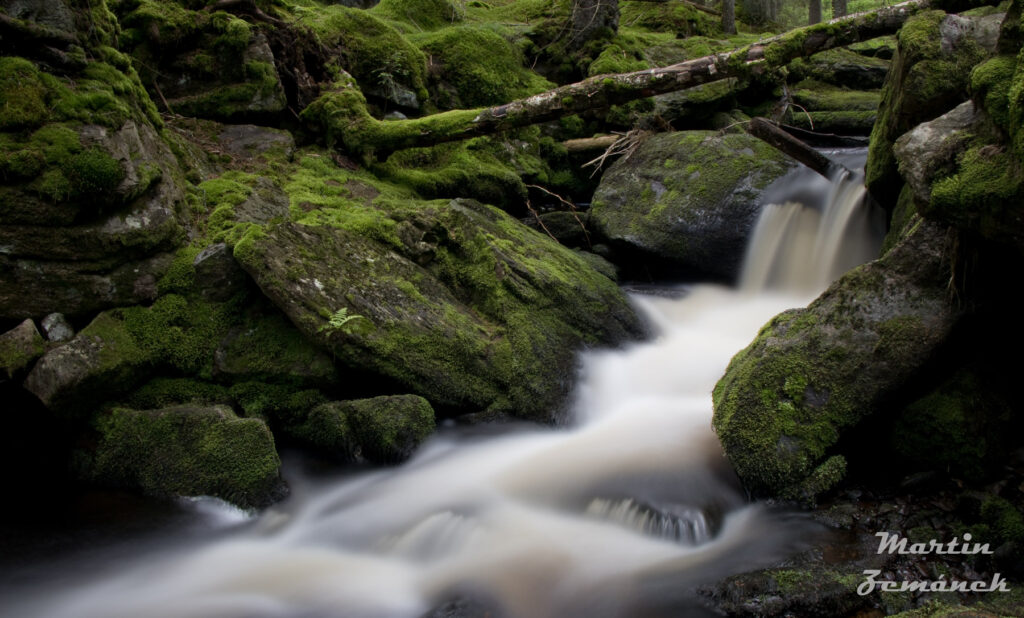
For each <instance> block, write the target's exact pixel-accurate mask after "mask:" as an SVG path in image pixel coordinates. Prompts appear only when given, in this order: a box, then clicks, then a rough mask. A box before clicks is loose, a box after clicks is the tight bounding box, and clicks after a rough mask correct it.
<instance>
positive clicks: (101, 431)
mask: <svg viewBox="0 0 1024 618" xmlns="http://www.w3.org/2000/svg"><path fill="white" fill-rule="evenodd" d="M95 425H96V430H97V434H98V438H97V442H96V445H95V448H93V449H89V450H88V451H83V452H80V453H79V454H78V456H77V458H76V467H77V472H78V474H79V476H81V477H82V478H83V479H85V480H88V481H91V482H93V483H97V484H101V485H105V486H113V487H124V488H128V489H135V490H141V491H143V492H144V493H147V494H150V495H155V496H215V497H218V498H222V499H224V500H227V501H228V502H232V503H234V504H237V505H238V506H241V507H245V508H249V507H259V506H265V505H267V504H270V503H271V502H274V501H275V500H276V499H278V498H280V497H281V496H282V495H283V493H284V485H283V482H282V480H281V478H280V474H279V468H280V465H281V461H280V459H279V458H278V455H277V451H276V450H275V449H274V437H273V436H272V435H271V433H270V430H269V429H268V428H267V426H266V424H265V423H264V422H263V421H261V420H259V419H254V418H238V417H237V416H236V415H235V413H234V412H232V411H231V409H230V408H228V407H226V406H210V407H199V406H177V407H171V408H163V409H159V410H131V409H127V408H114V409H113V410H111V411H110V412H109V413H108V414H104V415H102V416H100V417H99V418H98V419H96V421H95Z"/></svg>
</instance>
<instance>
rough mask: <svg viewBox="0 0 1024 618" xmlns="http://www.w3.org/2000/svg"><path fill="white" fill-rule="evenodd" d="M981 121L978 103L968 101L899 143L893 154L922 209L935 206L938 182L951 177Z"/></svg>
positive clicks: (912, 132)
mask: <svg viewBox="0 0 1024 618" xmlns="http://www.w3.org/2000/svg"><path fill="white" fill-rule="evenodd" d="M978 120H979V115H978V112H977V110H976V109H975V105H974V103H973V102H972V101H967V102H964V103H961V104H960V105H958V106H956V107H955V108H953V109H952V110H951V111H949V112H947V113H945V114H943V115H942V116H939V117H938V118H936V119H935V120H932V121H930V122H922V123H921V124H919V125H917V126H916V127H914V128H913V129H912V130H911V131H908V132H907V133H905V134H903V135H902V136H900V138H899V139H897V140H896V144H895V145H894V146H893V153H894V154H895V155H896V161H897V163H898V165H899V170H900V174H901V175H902V176H903V178H904V179H905V180H906V182H907V184H908V185H909V186H910V189H911V191H912V192H913V196H914V202H915V203H916V204H918V205H919V207H920V208H922V209H925V208H926V207H927V206H928V204H929V203H930V202H931V197H932V183H933V182H934V181H935V179H936V178H937V177H939V176H943V175H946V174H948V173H949V172H950V171H951V170H952V169H953V166H954V160H955V158H956V156H957V155H959V154H961V153H962V152H963V151H964V150H965V149H966V148H967V143H968V141H969V140H970V139H971V138H972V137H973V132H972V131H971V129H972V127H973V126H974V125H975V124H976V123H977V122H978Z"/></svg>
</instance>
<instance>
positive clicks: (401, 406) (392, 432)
mask: <svg viewBox="0 0 1024 618" xmlns="http://www.w3.org/2000/svg"><path fill="white" fill-rule="evenodd" d="M286 431H288V433H289V434H291V435H293V436H295V437H297V438H299V439H300V440H301V441H303V442H305V443H306V444H309V445H310V446H312V447H314V448H316V449H317V450H319V451H322V452H324V453H326V454H328V455H330V456H331V457H334V458H336V459H342V460H355V459H361V458H366V459H368V460H369V461H372V462H376V463H395V462H399V461H403V460H405V459H408V458H409V456H410V455H412V453H413V451H415V450H416V448H417V447H418V446H419V445H420V443H422V442H423V440H425V439H426V438H427V437H428V436H429V435H430V434H432V433H433V432H434V410H433V408H431V407H430V403H429V402H428V401H427V400H426V399H424V398H422V397H419V396H416V395H391V396H384V397H373V398H371V399H356V400H352V401H334V402H331V403H326V404H322V405H320V406H317V407H315V408H313V409H312V410H311V411H310V413H309V417H308V418H307V419H306V420H305V422H303V423H301V424H299V425H296V426H294V427H291V428H289V429H287V430H286Z"/></svg>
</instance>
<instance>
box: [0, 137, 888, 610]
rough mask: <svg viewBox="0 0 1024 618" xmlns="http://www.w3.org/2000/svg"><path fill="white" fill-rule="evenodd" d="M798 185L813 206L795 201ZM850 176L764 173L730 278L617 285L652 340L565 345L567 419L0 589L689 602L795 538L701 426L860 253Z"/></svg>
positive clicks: (99, 595)
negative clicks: (729, 372) (793, 315)
mask: <svg viewBox="0 0 1024 618" xmlns="http://www.w3.org/2000/svg"><path fill="white" fill-rule="evenodd" d="M850 156H852V157H854V158H857V157H859V158H860V160H861V161H863V153H859V154H857V155H850ZM847 164H848V165H850V163H847ZM815 183H818V185H821V186H820V187H819V189H820V190H819V191H817V192H818V193H820V194H821V195H826V196H828V197H827V199H825V200H823V201H822V202H823V203H819V204H813V203H808V202H807V200H802V199H798V198H799V197H800V196H799V195H796V194H798V193H799V191H797V189H798V188H799V189H800V190H802V191H804V192H807V191H806V187H807V186H808V185H812V186H817V185H815ZM859 185H860V183H859V181H858V180H857V179H856V178H850V177H843V178H837V179H835V181H834V182H833V183H825V182H824V181H823V180H822V181H817V180H814V179H811V178H808V177H807V176H806V173H805V172H803V171H800V172H794V173H793V174H791V175H790V176H789V177H787V179H785V180H784V181H783V182H782V183H780V184H779V186H778V187H777V188H776V192H777V193H778V195H777V196H774V197H773V200H772V201H773V202H775V203H777V204H779V205H778V206H768V207H766V208H765V209H764V213H763V215H762V218H761V220H760V221H759V222H758V224H757V226H756V233H755V237H754V238H753V240H752V242H751V244H750V250H749V252H748V254H747V257H746V266H745V267H744V274H743V277H742V287H741V289H739V290H736V289H730V288H726V287H722V286H711V285H698V286H692V287H688V288H685V290H684V293H681V294H676V295H673V296H672V297H664V296H652V295H636V296H634V302H635V303H636V306H637V308H638V310H640V311H642V312H643V313H644V314H645V315H646V316H647V317H648V319H649V320H650V322H651V323H652V324H653V325H654V328H655V330H656V333H657V334H656V336H655V337H654V338H653V339H652V340H650V341H647V342H644V343H639V344H635V345H632V346H629V347H626V348H625V349H621V350H615V351H594V352H588V353H586V354H584V355H583V357H582V358H581V370H580V371H581V375H580V381H579V385H578V388H577V391H576V394H575V399H574V419H575V422H574V424H573V425H572V426H571V427H569V428H559V429H539V428H535V429H521V430H515V431H513V432H510V433H505V434H501V435H497V436H481V435H479V434H477V435H473V434H469V433H466V432H460V430H458V429H457V428H449V429H447V430H443V431H441V432H440V433H439V434H438V435H436V436H435V437H433V438H432V439H431V440H430V441H428V443H427V444H425V445H424V447H423V448H421V449H420V451H419V452H418V453H417V454H416V456H415V457H414V458H413V459H412V460H411V461H409V462H408V463H407V464H405V465H404V466H402V467H399V468H394V469H384V470H377V471H371V472H365V473H360V474H356V475H354V476H349V477H347V478H344V479H340V480H335V481H329V482H324V481H313V480H309V481H306V482H303V480H302V477H301V475H299V474H297V473H293V474H291V475H290V480H292V482H293V484H296V485H297V487H296V491H295V495H293V497H292V498H291V499H290V500H289V501H287V502H285V503H284V504H282V505H279V506H277V507H273V508H271V509H268V510H267V511H266V512H264V513H262V514H261V515H259V516H258V517H256V518H254V519H252V520H250V521H246V522H242V523H236V524H233V527H229V529H228V530H227V531H225V530H224V529H223V528H220V529H219V530H218V532H217V533H216V534H212V533H211V534H209V535H207V536H206V537H203V538H193V537H187V536H185V537H174V536H173V535H166V538H160V539H155V540H152V541H151V542H150V543H148V544H147V545H145V546H144V547H143V548H141V549H139V550H138V551H137V552H136V555H126V554H127V552H125V551H123V550H122V551H120V552H119V553H117V554H116V555H117V561H116V562H115V563H114V564H110V563H109V562H108V559H107V557H106V556H107V555H106V554H103V553H102V552H98V553H94V554H87V555H85V556H82V557H80V558H79V559H78V560H76V561H74V562H72V563H70V564H69V565H66V566H63V568H62V565H47V577H48V578H57V579H56V581H57V582H58V584H49V585H43V584H41V585H40V586H39V587H38V589H31V588H23V589H21V590H19V591H17V594H12V593H11V592H10V591H4V592H3V593H0V601H3V603H4V605H6V606H7V607H9V608H11V612H12V613H11V615H18V616H46V617H48V618H60V617H68V618H70V617H74V618H87V617H103V618H113V617H122V616H123V617H128V616H139V615H145V616H149V617H155V616H168V617H175V618H180V617H186V616H188V617H214V616H216V617H218V618H224V617H236V616H237V617H243V616H244V617H285V616H287V617H293V616H340V617H345V618H400V617H409V618H416V617H418V616H422V615H424V614H426V613H428V612H430V611H431V609H432V608H436V607H439V606H441V605H443V604H445V603H446V602H449V601H451V600H452V599H458V598H470V599H477V600H479V602H481V603H483V605H484V606H486V607H488V608H492V609H493V610H494V611H495V613H496V614H497V615H500V616H509V617H511V618H519V617H524V618H526V617H529V618H545V617H554V616H580V615H587V616H608V617H614V616H631V615H637V614H639V613H642V612H643V610H644V609H645V608H651V607H663V608H664V607H670V608H673V610H674V612H675V615H680V614H687V615H695V613H696V612H697V611H698V610H697V609H696V607H697V605H696V604H695V601H693V600H692V598H691V597H690V596H689V595H690V591H691V590H692V589H693V587H694V586H696V585H698V584H700V583H703V582H711V581H715V580H717V579H719V578H721V577H724V576H726V575H729V574H731V573H735V572H739V571H742V570H748V569H752V568H757V567H758V566H766V565H768V564H771V563H772V562H774V561H777V560H779V559H781V558H783V557H784V556H786V555H789V554H790V553H792V552H793V551H794V550H796V549H798V548H800V547H801V546H802V544H803V543H805V542H806V538H807V530H808V527H807V526H809V524H807V523H806V522H805V521H803V520H801V519H800V518H794V517H793V516H792V515H787V514H785V513H779V512H776V511H772V510H769V509H767V508H765V507H764V506H762V505H760V504H749V503H748V502H747V501H746V500H745V498H744V496H743V493H742V491H741V490H740V488H739V487H738V485H737V483H736V480H735V478H734V477H733V474H732V472H731V468H729V466H728V463H727V462H726V461H725V459H724V457H723V455H722V452H721V449H720V447H719V445H718V441H717V439H716V437H715V435H714V434H713V432H712V430H711V422H710V421H711V414H712V406H711V395H710V393H711V390H712V388H713V387H714V385H715V383H716V381H717V380H718V379H719V377H721V375H722V373H723V371H724V370H725V368H726V366H727V364H728V362H729V359H730V358H731V357H732V356H733V354H735V353H736V352H737V351H738V350H740V349H741V348H743V347H744V346H746V345H747V343H749V342H750V341H751V340H752V339H753V337H754V336H755V335H756V333H757V331H758V329H759V328H760V327H761V325H762V324H764V323H765V322H766V321H767V320H768V319H769V318H770V317H771V316H773V315H774V314H776V313H778V312H780V311H782V310H785V309H788V308H791V307H796V306H800V305H804V304H806V303H807V302H808V301H809V300H811V299H812V298H813V297H814V296H815V295H816V294H817V293H819V292H820V291H821V290H822V289H823V288H824V286H825V285H827V284H828V283H829V281H830V280H831V278H833V277H834V276H836V274H838V273H839V272H840V271H841V270H840V269H843V268H847V267H849V266H851V265H853V264H855V263H856V261H857V260H863V259H865V258H866V257H869V255H870V252H871V251H872V248H873V247H874V248H877V244H878V241H877V234H876V233H874V232H873V230H872V226H871V221H870V217H869V216H868V214H867V213H866V208H865V207H864V206H863V205H862V199H861V198H862V197H863V191H862V189H861V188H858V187H859ZM754 290H756V293H755V292H754ZM296 479H297V481H296ZM201 503H202V504H205V506H204V508H203V512H205V513H209V512H210V511H211V510H214V511H215V510H216V508H215V507H211V506H210V504H209V503H203V502H202V501H201ZM197 513H198V511H197ZM199 516H200V515H198V514H197V517H199ZM219 521H233V520H231V517H228V518H227V519H225V518H224V517H223V516H221V517H220V520H219ZM133 549H134V548H133ZM688 604H689V605H688ZM679 608H689V609H686V610H681V609H679Z"/></svg>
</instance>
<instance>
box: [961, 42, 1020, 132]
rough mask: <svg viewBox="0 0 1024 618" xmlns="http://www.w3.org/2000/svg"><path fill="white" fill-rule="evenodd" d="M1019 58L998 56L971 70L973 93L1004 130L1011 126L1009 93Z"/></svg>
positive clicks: (986, 111) (976, 99)
mask: <svg viewBox="0 0 1024 618" xmlns="http://www.w3.org/2000/svg"><path fill="white" fill-rule="evenodd" d="M1016 68H1017V59H1016V58H1014V57H1013V56H998V57H996V58H992V59H991V60H989V61H987V62H984V63H982V64H979V65H978V66H977V67H975V68H974V71H972V72H971V94H972V96H973V97H974V100H975V101H978V102H979V103H980V105H981V107H982V108H983V109H984V110H985V113H986V114H987V115H988V117H989V118H990V119H991V120H992V121H993V122H994V123H995V124H996V126H998V127H999V128H1000V129H1002V130H1003V131H1008V130H1009V128H1010V110H1009V105H1010V102H1009V94H1010V87H1011V85H1012V81H1013V75H1014V72H1015V71H1016Z"/></svg>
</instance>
